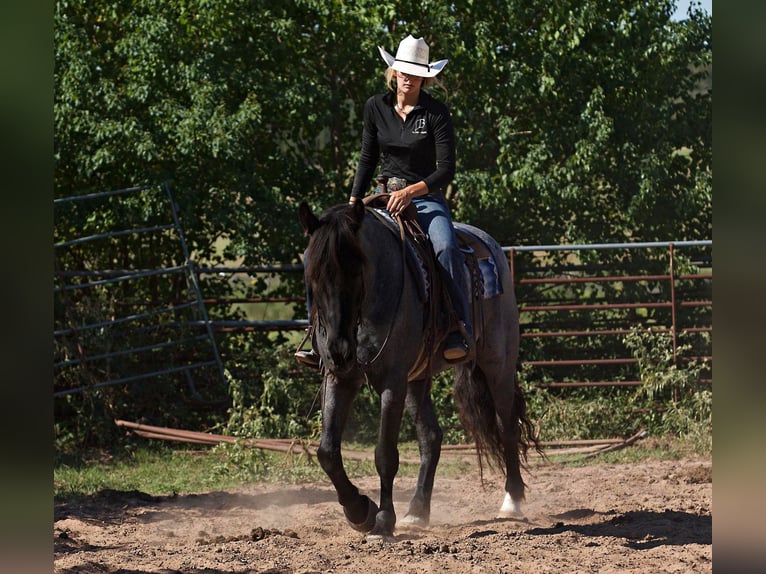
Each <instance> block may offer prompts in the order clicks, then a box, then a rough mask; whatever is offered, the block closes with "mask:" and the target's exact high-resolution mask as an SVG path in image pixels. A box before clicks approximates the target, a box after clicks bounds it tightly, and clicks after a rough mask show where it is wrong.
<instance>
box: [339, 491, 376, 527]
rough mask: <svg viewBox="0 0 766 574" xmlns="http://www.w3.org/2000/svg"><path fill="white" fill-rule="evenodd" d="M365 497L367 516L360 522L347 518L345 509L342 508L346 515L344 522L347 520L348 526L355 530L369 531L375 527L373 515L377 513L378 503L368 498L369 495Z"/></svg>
mask: <svg viewBox="0 0 766 574" xmlns="http://www.w3.org/2000/svg"><path fill="white" fill-rule="evenodd" d="M365 498H366V499H367V517H366V518H365V519H364V520H363V521H362V522H352V521H351V520H349V518H348V513H347V512H346V509H345V508H344V509H343V513H344V514H345V515H346V522H348V524H349V526H351V528H353V529H354V530H356V531H357V532H369V531H370V530H372V529H373V528H374V527H375V516H376V515H377V514H378V505H377V504H375V503H374V502H373V501H372V500H370V498H369V497H367V496H365Z"/></svg>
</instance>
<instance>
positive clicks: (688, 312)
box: [53, 184, 713, 397]
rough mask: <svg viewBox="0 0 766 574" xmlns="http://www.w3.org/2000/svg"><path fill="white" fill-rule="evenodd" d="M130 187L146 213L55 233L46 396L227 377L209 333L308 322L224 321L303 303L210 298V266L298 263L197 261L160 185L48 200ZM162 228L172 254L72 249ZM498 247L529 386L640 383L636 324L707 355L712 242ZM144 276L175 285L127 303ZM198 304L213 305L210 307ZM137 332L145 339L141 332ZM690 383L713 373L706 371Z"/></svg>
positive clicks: (284, 268) (262, 297) (87, 198)
mask: <svg viewBox="0 0 766 574" xmlns="http://www.w3.org/2000/svg"><path fill="white" fill-rule="evenodd" d="M140 194H149V195H150V196H151V201H154V202H157V204H158V205H163V206H164V208H165V209H164V212H163V213H162V215H160V216H159V217H158V218H157V220H156V221H137V222H129V221H119V222H114V225H113V226H112V227H110V228H108V229H107V226H106V224H104V225H94V229H90V230H85V231H83V233H82V234H81V235H80V236H69V237H59V238H57V241H56V242H54V250H55V253H56V263H57V268H56V270H55V274H54V276H55V285H54V290H53V292H54V299H55V301H56V304H57V306H58V307H59V308H60V311H59V312H58V314H57V319H56V324H55V326H54V333H53V335H54V343H55V353H54V375H55V378H54V396H56V397H61V396H66V395H69V394H73V393H79V392H83V391H85V390H87V389H89V388H102V387H106V386H112V385H122V384H126V383H130V382H134V381H138V380H146V379H151V378H157V377H163V376H167V375H177V374H181V375H183V376H184V377H185V379H186V382H187V383H188V384H189V385H190V386H191V387H194V376H193V373H199V372H200V371H201V370H203V369H209V368H210V367H213V373H214V375H213V376H214V377H215V378H216V379H217V380H218V382H219V383H220V384H221V385H224V386H225V385H226V381H225V375H224V367H223V362H222V360H221V357H220V354H219V351H218V345H217V342H216V337H217V336H218V337H220V336H225V335H226V334H231V333H236V332H281V331H298V330H303V329H305V328H306V327H307V324H308V322H307V320H306V319H294V318H292V315H293V313H292V310H287V311H285V313H286V314H289V315H290V317H284V318H281V317H280V318H272V319H262V320H253V319H238V318H230V317H231V316H232V313H229V312H227V311H219V310H218V309H219V308H221V307H224V306H229V307H232V306H238V309H239V311H240V312H242V309H243V307H242V305H248V306H258V305H274V304H279V305H283V306H284V305H290V304H297V305H299V306H300V305H301V304H302V303H304V302H305V297H304V296H302V295H301V296H293V295H290V294H280V295H274V294H270V293H269V292H268V291H264V292H261V293H258V294H257V295H255V296H247V295H243V294H242V293H241V292H238V289H237V288H236V286H235V285H234V284H233V283H232V285H231V289H230V292H229V293H228V294H223V295H221V294H220V293H219V290H216V291H215V293H216V295H214V296H210V295H208V296H205V295H204V294H205V292H206V286H207V282H208V281H211V280H213V278H215V280H217V281H218V287H220V284H221V278H222V276H223V277H226V276H228V277H230V278H234V277H240V278H243V277H244V278H252V277H256V276H259V275H267V276H270V277H273V278H274V277H275V278H277V279H276V281H279V280H281V278H282V277H283V276H284V275H285V274H296V273H297V274H301V275H302V271H303V267H302V265H300V264H276V265H260V266H241V267H234V266H232V267H226V266H197V265H195V263H194V262H193V261H192V260H191V258H190V255H189V251H188V248H187V246H186V241H185V238H184V234H183V230H182V228H181V225H180V222H179V219H178V213H177V209H176V206H175V203H174V200H173V196H172V193H171V190H170V188H169V186H167V184H165V185H162V186H142V187H134V188H128V189H122V190H113V191H108V192H102V193H94V194H87V195H81V196H76V197H67V198H61V199H56V200H55V201H54V209H67V208H68V206H76V205H88V206H90V205H98V204H99V203H101V202H108V201H110V200H111V198H117V199H123V198H135V197H136V196H137V195H140ZM159 211H162V210H159ZM97 212H98V209H95V210H94V213H96V214H97ZM163 218H164V219H163ZM169 234H170V235H172V236H173V240H174V241H175V242H176V245H177V249H178V252H179V254H180V258H182V260H183V264H175V265H166V266H161V267H159V268H106V267H107V266H106V265H102V267H103V268H101V269H99V268H95V269H94V268H93V267H92V265H87V264H85V263H84V262H81V261H79V260H78V259H77V253H78V250H79V249H80V248H82V247H83V246H85V245H91V244H94V243H97V242H119V241H130V240H132V239H135V238H136V237H138V236H141V237H149V236H152V237H153V236H157V235H160V236H163V237H166V236H167V235H169ZM503 250H504V252H505V253H506V254H507V256H508V261H509V264H510V268H511V274H512V278H513V282H514V286H515V289H516V293H517V298H518V304H519V310H520V317H521V322H522V341H521V344H522V363H521V367H522V369H526V371H527V372H528V373H529V374H530V375H529V376H530V380H532V381H534V382H535V384H539V385H541V386H546V387H550V388H578V387H594V388H597V387H610V386H611V387H627V386H636V385H640V384H641V381H640V379H639V377H638V374H637V372H636V359H635V358H634V357H633V356H631V354H630V353H629V350H628V349H627V348H626V346H625V344H624V338H625V337H626V336H628V335H629V334H630V333H631V332H632V329H633V328H635V327H640V328H644V329H651V330H652V331H653V332H655V333H660V334H664V335H668V336H669V337H670V338H671V341H672V358H673V361H674V362H678V363H679V364H680V363H682V362H683V361H690V360H701V361H706V362H708V363H710V364H712V343H711V342H710V339H711V337H710V336H711V334H712V305H713V302H712V278H713V273H712V241H669V242H637V243H611V244H610V243H598V244H588V245H534V246H509V247H505V248H503ZM142 281H153V282H154V285H155V286H156V285H157V284H159V282H163V281H164V282H178V281H181V282H182V283H183V284H184V285H183V288H182V289H180V290H179V289H178V288H177V289H176V290H175V291H174V290H173V289H170V288H166V287H162V289H160V288H159V287H157V289H158V292H161V293H164V295H161V296H160V298H159V299H158V300H154V301H146V300H136V299H135V298H134V297H132V296H131V292H132V289H131V287H132V286H135V285H138V284H139V283H138V282H142ZM179 293H180V294H181V295H182V296H181V297H178V296H177V295H178V294H179ZM208 308H210V309H211V310H212V309H214V308H215V309H216V312H215V313H214V317H215V318H211V317H210V315H209V314H208ZM227 314H228V315H229V317H227ZM299 314H300V313H299ZM148 334H154V335H155V336H156V339H155V340H154V341H150V340H147V336H148ZM682 339H683V341H682ZM688 340H691V341H692V342H691V349H692V353H691V354H690V353H688V352H687V353H681V352H680V351H681V349H684V350H685V349H687V348H688V346H689V344H688V343H686V341H688ZM682 343H683V345H682ZM195 345H196V346H195ZM684 345H685V346H684ZM122 359H130V360H122ZM73 368H87V369H89V373H90V374H89V377H90V378H89V382H87V383H85V382H83V381H81V380H79V379H78V378H76V377H73V378H71V379H70V378H68V375H67V373H68V372H70V371H69V370H70V369H73ZM206 376H209V375H206ZM701 382H702V383H703V384H709V383H712V375H710V374H709V371H708V376H706V378H703V379H702V380H701Z"/></svg>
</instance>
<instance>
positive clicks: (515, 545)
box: [53, 458, 713, 574]
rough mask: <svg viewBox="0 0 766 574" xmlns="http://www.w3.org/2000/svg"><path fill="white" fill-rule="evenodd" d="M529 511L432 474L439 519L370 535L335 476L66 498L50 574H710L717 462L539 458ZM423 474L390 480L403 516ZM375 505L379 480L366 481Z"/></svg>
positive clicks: (497, 485) (492, 491) (58, 512)
mask: <svg viewBox="0 0 766 574" xmlns="http://www.w3.org/2000/svg"><path fill="white" fill-rule="evenodd" d="M524 477H525V480H526V482H527V484H528V485H529V491H528V493H527V502H526V505H525V507H524V508H525V515H524V517H523V518H521V519H496V518H495V513H496V512H497V510H498V509H499V507H500V503H501V502H502V496H503V493H502V479H501V478H500V476H498V475H495V474H490V475H488V474H487V473H486V472H485V477H484V478H485V481H484V486H483V487H482V485H481V482H480V480H479V474H478V471H475V472H474V471H471V472H468V473H467V474H466V475H465V476H463V477H460V478H441V477H440V476H439V475H438V473H437V480H436V486H435V488H434V496H433V504H432V519H431V526H430V527H429V528H428V529H425V530H406V531H403V530H398V531H397V533H396V539H395V540H394V541H393V542H367V541H365V540H364V537H363V536H362V535H360V534H358V533H356V532H355V531H353V530H351V528H349V527H348V526H347V525H346V524H345V522H344V518H343V513H342V509H341V507H340V506H339V505H338V503H337V499H336V498H335V493H334V491H333V490H332V487H331V485H330V484H329V481H328V482H322V483H311V484H303V485H288V486H283V485H254V486H251V487H247V488H242V489H238V490H236V491H227V492H200V493H196V494H187V495H179V496H173V497H152V496H149V495H147V494H144V493H140V492H115V491H105V492H101V493H99V494H98V495H96V496H94V497H92V498H91V499H89V500H88V501H86V502H85V503H77V504H74V503H68V504H67V503H59V504H56V505H55V516H54V528H53V539H54V569H53V571H54V573H55V574H65V573H67V574H69V573H94V574H100V573H115V574H116V573H120V574H132V573H148V572H151V573H161V574H170V573H184V574H201V573H206V574H216V573H224V572H227V573H228V572H231V573H259V574H267V573H268V574H314V573H319V572H321V573H353V574H358V573H363V574H402V573H418V574H419V573H421V572H445V573H455V574H458V573H459V574H464V573H476V574H478V573H482V574H484V573H487V574H489V573H492V574H502V573H506V572H534V573H542V572H567V573H575V572H599V573H608V572H642V573H647V574H648V573H652V574H654V573H657V572H683V573H687V572H712V554H713V545H712V513H713V503H712V495H713V492H712V491H713V485H712V460H711V459H710V458H704V459H702V458H699V459H698V458H687V459H684V460H680V461H672V462H670V461H668V462H656V461H654V462H645V463H640V464H605V463H592V464H590V465H589V466H585V467H578V468H567V467H565V466H563V465H561V464H556V463H545V462H542V461H539V460H534V461H531V468H530V469H529V472H527V473H525V475H524ZM414 482H415V479H414V478H409V477H403V478H400V479H397V481H396V483H395V494H396V497H395V500H396V504H397V507H396V508H397V511H398V512H399V514H400V515H403V514H404V512H405V511H406V508H407V503H408V501H409V497H410V496H411V494H412V491H413V488H414ZM357 484H358V486H359V487H360V489H361V490H362V491H363V492H365V493H367V494H369V495H370V496H371V497H372V498H373V499H375V500H377V493H378V487H377V479H376V478H375V477H370V478H364V479H359V480H358V481H357Z"/></svg>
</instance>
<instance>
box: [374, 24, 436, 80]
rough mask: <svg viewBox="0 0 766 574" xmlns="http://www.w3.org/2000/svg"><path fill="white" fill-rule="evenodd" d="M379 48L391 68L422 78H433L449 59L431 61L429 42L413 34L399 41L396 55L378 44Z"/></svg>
mask: <svg viewBox="0 0 766 574" xmlns="http://www.w3.org/2000/svg"><path fill="white" fill-rule="evenodd" d="M378 50H379V51H380V55H381V57H382V58H383V61H384V62H385V63H386V64H388V67H389V68H393V69H394V70H398V71H399V72H404V73H405V74H411V75H413V76H420V77H422V78H433V77H434V76H435V75H436V74H438V73H439V72H441V71H442V68H444V66H446V65H447V60H439V61H438V62H432V63H429V62H428V44H426V41H425V40H424V39H423V38H418V39H417V40H416V39H415V38H413V37H412V34H410V35H409V36H407V37H406V38H405V39H404V40H402V41H401V42H399V48H398V49H397V50H396V57H394V56H392V55H391V54H389V53H388V52H386V51H385V50H384V49H383V48H382V47H380V46H378Z"/></svg>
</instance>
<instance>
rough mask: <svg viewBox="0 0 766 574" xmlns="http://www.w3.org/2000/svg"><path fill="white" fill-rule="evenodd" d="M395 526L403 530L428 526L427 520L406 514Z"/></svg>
mask: <svg viewBox="0 0 766 574" xmlns="http://www.w3.org/2000/svg"><path fill="white" fill-rule="evenodd" d="M397 525H398V526H401V527H403V528H426V527H427V526H428V520H427V519H425V518H423V517H421V516H415V515H414V514H407V515H405V517H404V518H402V519H401V520H400V521H399V522H398V524H397Z"/></svg>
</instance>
